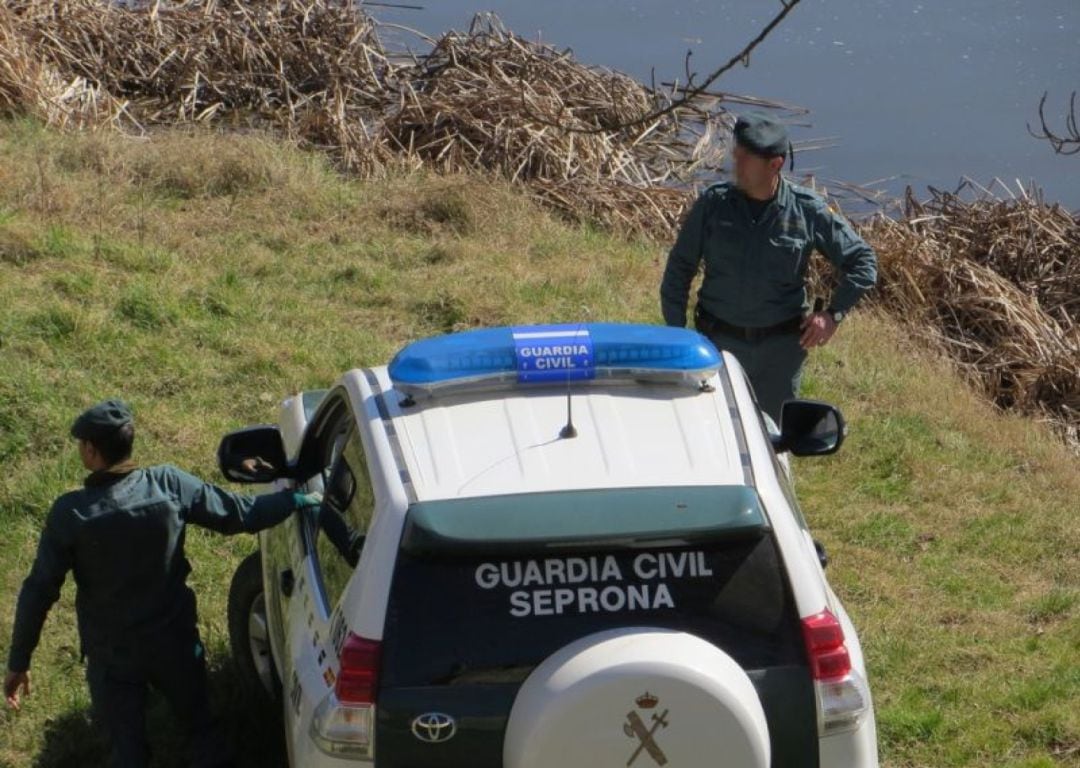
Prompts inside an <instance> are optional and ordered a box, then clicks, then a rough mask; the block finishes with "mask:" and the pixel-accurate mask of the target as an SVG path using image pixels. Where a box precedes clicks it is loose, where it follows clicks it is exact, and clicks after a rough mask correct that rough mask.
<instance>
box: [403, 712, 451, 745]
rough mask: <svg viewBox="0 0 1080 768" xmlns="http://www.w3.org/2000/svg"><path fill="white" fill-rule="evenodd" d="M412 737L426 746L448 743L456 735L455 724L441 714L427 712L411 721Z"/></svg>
mask: <svg viewBox="0 0 1080 768" xmlns="http://www.w3.org/2000/svg"><path fill="white" fill-rule="evenodd" d="M412 732H413V736H415V737H416V738H418V739H420V741H424V742H427V743H428V744H439V743H441V742H444V741H450V739H452V738H454V734H455V733H457V722H456V721H455V720H454V718H452V717H450V715H444V714H443V713H442V712H428V713H427V714H424V715H420V716H419V717H417V718H415V719H413V721H412Z"/></svg>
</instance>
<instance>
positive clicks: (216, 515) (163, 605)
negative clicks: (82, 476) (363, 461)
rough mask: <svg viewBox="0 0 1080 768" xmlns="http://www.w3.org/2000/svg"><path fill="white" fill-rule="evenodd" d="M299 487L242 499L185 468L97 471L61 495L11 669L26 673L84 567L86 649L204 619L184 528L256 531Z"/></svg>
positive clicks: (284, 508) (29, 586)
mask: <svg viewBox="0 0 1080 768" xmlns="http://www.w3.org/2000/svg"><path fill="white" fill-rule="evenodd" d="M295 506H296V504H295V501H294V498H293V493H292V492H291V491H283V492H280V493H272V494H267V495H264V496H242V495H238V494H234V493H230V492H228V491H225V490H222V489H221V488H217V487H216V486H213V485H210V484H209V483H204V482H203V481H201V480H199V479H198V478H196V477H193V476H191V475H189V474H187V473H186V472H183V471H181V470H179V469H177V468H176V467H171V466H161V467H151V468H149V469H134V470H131V471H128V472H96V473H94V474H92V475H90V477H88V478H87V480H86V487H85V488H83V489H82V490H78V491H73V492H71V493H66V494H64V495H63V496H61V497H60V498H59V499H57V500H56V503H55V504H53V507H52V509H51V510H50V511H49V516H48V518H47V520H46V522H45V529H44V531H43V532H42V534H41V541H40V542H39V544H38V550H37V557H36V558H35V559H34V564H33V567H32V568H31V569H30V575H29V576H28V577H27V578H26V581H25V582H23V587H22V591H21V592H20V593H19V602H18V606H17V607H16V609H15V627H14V630H13V632H12V641H11V653H10V656H9V660H8V668H9V669H10V670H11V671H14V672H24V671H26V670H27V669H29V667H30V656H31V654H33V652H34V648H36V647H37V643H38V639H39V638H40V636H41V627H42V625H43V624H44V623H45V616H46V614H47V613H48V612H49V609H50V608H51V607H52V605H53V603H55V602H56V600H57V599H58V598H59V597H60V587H61V586H62V585H63V583H64V579H65V577H66V576H67V572H68V571H74V573H75V584H76V586H77V590H76V595H75V607H76V612H77V614H78V620H79V637H80V639H81V641H82V648H83V652H84V653H86V654H88V655H92V654H94V653H95V652H99V651H109V650H110V649H113V648H115V647H117V646H121V647H123V646H127V645H129V644H132V643H137V642H138V639H139V638H140V637H141V636H147V635H149V634H150V633H152V632H153V631H154V630H155V629H158V628H161V627H164V626H168V625H169V623H170V622H171V621H172V620H174V619H176V618H177V617H178V616H179V615H180V614H181V613H182V612H184V611H189V612H190V613H191V615H192V616H194V598H193V596H192V594H191V592H190V590H189V589H188V588H187V586H186V584H185V581H186V579H187V575H188V573H190V571H191V566H190V565H189V564H188V561H187V558H186V557H185V556H184V529H185V526H186V525H187V524H188V523H194V524H196V525H200V526H202V527H204V528H209V529H211V530H214V531H218V532H219V533H225V534H232V533H239V532H241V531H248V532H254V531H259V530H262V529H263V528H269V527H271V526H273V525H276V524H277V523H279V522H281V521H282V520H284V519H286V518H287V517H288V516H289V515H290V514H291V513H292V511H293V510H294V509H295Z"/></svg>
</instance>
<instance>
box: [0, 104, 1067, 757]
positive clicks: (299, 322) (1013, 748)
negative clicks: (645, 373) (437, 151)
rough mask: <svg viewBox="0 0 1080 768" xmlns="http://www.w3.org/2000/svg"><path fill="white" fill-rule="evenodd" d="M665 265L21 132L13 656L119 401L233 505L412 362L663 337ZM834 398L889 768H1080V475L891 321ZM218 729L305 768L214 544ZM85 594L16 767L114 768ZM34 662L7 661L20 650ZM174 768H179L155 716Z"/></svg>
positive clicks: (54, 637) (434, 197)
mask: <svg viewBox="0 0 1080 768" xmlns="http://www.w3.org/2000/svg"><path fill="white" fill-rule="evenodd" d="M664 255H665V249H664V248H663V247H662V246H661V245H657V244H655V243H650V242H647V241H632V242H628V241H625V240H621V239H618V238H615V237H611V236H609V235H606V234H604V233H602V232H598V231H594V230H591V229H589V228H586V227H575V226H568V225H566V224H564V223H562V222H560V221H558V220H556V219H554V218H553V217H552V216H550V215H549V214H547V213H545V212H544V211H542V210H540V209H538V208H536V207H535V206H534V205H532V204H531V203H529V202H528V201H527V200H525V198H523V197H522V196H520V195H518V194H516V193H515V192H514V191H513V190H511V189H510V188H508V187H507V186H506V185H504V184H502V183H498V182H493V181H491V180H489V179H476V178H465V177H449V178H440V177H433V176H424V175H412V176H398V177H392V178H387V179H382V180H376V181H365V182H360V181H350V180H345V179H342V178H341V177H340V176H338V175H337V174H335V173H334V172H333V171H332V169H330V168H328V167H327V166H326V164H325V163H324V161H323V160H322V159H321V158H319V157H317V156H313V155H309V154H305V153H302V152H299V151H296V150H293V149H291V148H289V147H287V146H283V145H280V144H277V143H274V142H272V141H270V140H268V139H265V138H262V137H260V136H257V135H248V136H243V137H240V136H215V135H208V134H202V133H171V134H164V135H161V136H157V137H155V138H154V139H152V140H150V141H148V142H134V141H128V140H125V139H123V138H120V137H116V136H97V135H78V136H61V135H58V134H55V133H52V132H48V131H45V130H42V129H41V128H40V127H39V126H37V125H35V124H33V123H30V122H4V123H0V306H2V307H3V311H2V312H0V361H2V362H0V365H2V370H3V375H2V376H0V464H2V465H3V467H4V472H3V473H2V474H0V544H2V546H3V552H4V556H3V557H4V560H3V568H2V574H0V591H2V595H3V598H2V601H0V638H5V642H6V638H8V637H10V629H11V619H12V614H13V610H14V601H15V596H16V594H17V591H18V588H19V585H20V583H21V579H22V578H23V576H24V575H25V573H26V571H27V570H28V568H29V565H30V562H31V560H32V558H33V554H34V548H35V545H36V540H37V535H38V531H39V529H40V526H41V523H42V520H43V518H44V514H45V512H46V510H47V509H48V506H49V504H50V503H51V501H52V499H53V498H54V497H55V496H56V495H58V494H59V493H61V492H62V491H64V490H66V489H70V488H72V487H75V486H76V485H77V484H78V483H79V481H80V478H81V475H82V472H81V470H80V467H79V466H78V462H77V459H76V457H75V455H74V452H73V450H72V445H71V443H70V442H69V440H68V439H67V438H66V437H65V435H66V432H67V427H68V425H69V423H70V421H71V419H72V418H73V417H74V415H75V414H76V413H77V412H78V411H79V410H80V409H81V408H83V407H85V406H86V405H89V404H90V403H92V402H95V401H97V400H99V399H102V398H105V397H109V396H113V395H119V396H123V397H125V398H126V399H128V400H129V401H130V402H131V403H132V404H133V405H134V408H135V411H136V414H137V420H138V442H137V458H138V459H139V460H140V461H142V462H145V463H156V462H165V461H168V462H173V463H176V464H178V465H180V466H181V467H184V468H186V469H188V470H190V471H193V472H195V473H197V474H200V475H202V476H205V477H208V478H212V479H214V478H216V479H219V480H220V477H219V475H218V474H217V471H216V469H215V466H214V451H215V449H216V443H217V440H218V438H219V437H220V436H221V435H222V434H223V433H224V432H225V431H227V430H228V429H230V428H234V427H237V426H241V425H244V424H248V423H254V422H263V421H267V420H269V419H272V418H273V414H274V409H275V404H276V402H277V401H278V400H279V399H280V398H281V397H282V396H283V395H285V394H287V393H290V392H293V391H297V390H299V389H303V388H313V387H323V386H326V385H328V384H330V383H332V382H333V381H334V380H335V378H336V377H337V376H338V374H339V373H340V372H341V371H343V370H345V369H347V368H351V367H354V366H358V365H372V364H379V363H382V362H385V361H386V360H387V359H389V357H390V356H391V355H392V354H393V352H394V350H395V349H396V348H397V347H399V346H400V345H401V344H402V343H403V342H405V341H407V340H410V339H414V338H417V337H420V336H425V335H430V334H433V333H438V332H442V331H447V330H452V329H455V328H461V327H468V326H475V325H492V324H503V323H518V322H532V321H535V322H546V321H557V320H565V321H571V320H579V319H596V320H608V319H610V320H635V321H645V322H658V321H659V310H658V306H657V285H658V281H659V278H660V273H661V271H662V268H663V259H664ZM806 392H807V394H808V395H810V396H814V397H820V398H823V399H828V400H830V401H833V402H836V403H838V404H840V405H841V406H842V407H843V409H844V411H845V413H846V415H847V417H848V419H849V421H850V423H851V436H850V438H849V441H848V443H847V444H846V446H845V448H844V450H843V451H842V452H841V453H840V454H839V455H838V456H837V457H835V458H831V459H825V460H817V461H804V462H801V463H799V464H798V466H797V470H796V472H797V475H798V485H799V493H800V497H801V499H802V501H803V506H804V511H805V513H806V516H807V518H808V520H809V522H810V525H811V527H812V529H813V530H814V532H815V534H816V535H817V537H818V538H819V539H821V541H822V542H823V543H824V544H825V546H826V547H827V549H828V551H829V555H830V558H831V565H830V567H829V573H830V578H831V580H832V582H833V585H834V587H835V588H836V590H837V592H838V593H839V594H840V596H841V597H842V598H843V599H844V601H845V604H846V606H847V608H848V610H849V612H850V613H851V614H852V616H853V619H854V621H855V622H856V624H857V626H858V627H859V629H860V635H861V637H862V641H863V644H864V650H865V652H866V655H867V658H868V661H869V667H870V675H871V682H872V685H873V689H874V694H875V698H876V706H877V714H878V723H879V730H880V741H881V753H882V759H883V763H884V765H886V766H889V767H890V768H901V767H907V766H980V767H982V766H1003V767H1004V766H1017V767H1018V766H1028V767H1029V768H1033V767H1034V766H1062V765H1077V764H1080V662H1078V659H1080V621H1078V618H1077V611H1076V607H1077V599H1078V595H1080V582H1078V576H1077V574H1078V573H1080V567H1078V566H1080V562H1078V553H1080V529H1078V525H1077V523H1076V513H1077V511H1078V502H1077V499H1080V473H1078V472H1077V463H1076V458H1075V457H1073V456H1070V455H1069V454H1068V452H1067V451H1066V450H1065V449H1064V448H1063V447H1062V446H1061V445H1059V444H1058V443H1057V442H1056V441H1055V440H1054V438H1053V437H1052V436H1050V435H1049V434H1048V433H1047V432H1046V431H1044V430H1043V429H1042V428H1040V427H1039V426H1038V425H1035V424H1033V423H1030V422H1028V421H1025V420H1021V419H1018V418H1013V417H1008V416H1003V415H1001V414H998V413H996V412H994V411H993V410H992V409H991V408H990V407H989V406H987V405H986V404H985V403H984V402H982V401H981V400H980V399H979V398H977V397H976V396H974V395H973V394H971V392H970V391H969V390H968V389H966V388H965V387H964V386H963V385H962V384H961V382H960V380H959V379H958V378H957V377H956V376H955V375H953V373H952V372H951V371H950V369H949V368H948V366H947V365H946V364H944V363H943V362H942V361H940V360H938V359H936V358H934V357H933V356H931V355H929V354H928V353H925V352H923V351H920V350H919V349H918V348H916V347H914V346H913V345H912V344H910V343H909V342H908V341H907V340H906V337H905V334H904V331H903V328H902V327H900V326H898V325H896V324H895V323H893V322H892V321H890V320H889V319H888V318H886V317H883V316H881V315H879V314H877V313H875V312H873V311H864V312H860V313H857V314H856V315H855V316H853V317H852V318H851V319H850V320H849V321H845V324H844V326H843V328H842V329H841V332H840V333H839V335H838V336H837V338H836V340H835V342H834V343H833V344H832V345H830V346H829V347H827V348H825V349H823V350H820V351H817V352H815V353H814V355H813V358H812V361H811V364H810V368H809V371H808V375H807V381H806ZM188 543H189V546H188V551H189V557H190V559H191V561H192V563H193V566H194V573H193V574H192V577H191V579H190V581H191V583H192V585H193V587H194V588H195V590H196V592H197V593H198V595H199V599H200V608H201V628H202V631H203V634H204V639H205V640H206V641H207V644H208V648H209V655H210V659H211V663H212V667H213V693H214V706H215V707H216V708H217V709H218V710H219V711H220V712H222V713H223V715H224V717H225V719H226V721H227V722H228V723H229V726H230V730H231V731H232V734H233V738H234V739H235V740H236V741H237V742H238V743H239V744H241V745H242V749H241V753H242V755H243V756H244V760H245V764H247V765H252V766H255V765H258V766H280V765H283V762H282V759H281V756H280V755H281V740H280V735H279V732H278V728H277V726H276V724H275V722H274V718H273V715H272V713H266V712H263V711H261V710H259V709H257V708H254V709H253V708H252V707H251V706H250V705H249V703H248V702H246V701H244V700H243V698H242V696H241V695H240V694H239V693H238V692H237V685H236V678H235V673H234V672H233V670H232V666H231V663H230V660H229V657H228V639H227V631H226V617H225V598H226V592H227V587H228V582H229V579H230V577H231V574H232V571H233V568H234V567H235V565H236V564H237V562H238V561H239V560H240V558H241V557H242V556H243V555H244V554H246V553H247V552H249V551H251V550H252V549H253V548H254V540H253V539H252V538H251V537H245V536H240V537H235V538H230V539H227V538H222V537H216V536H212V535H209V534H204V533H203V532H200V531H195V532H193V533H192V535H191V536H190V537H189V540H188ZM73 592H74V590H73V587H72V586H71V584H70V583H69V584H68V585H67V586H66V587H65V590H64V595H63V597H62V599H61V602H60V603H59V604H58V605H57V606H56V608H55V609H54V610H53V612H52V614H51V615H50V618H49V620H48V622H47V624H46V629H45V635H44V638H43V641H42V645H41V647H40V648H39V650H38V652H37V654H36V656H35V663H34V667H33V675H34V683H35V690H34V694H33V696H32V697H30V698H29V699H28V700H27V701H26V703H25V706H24V709H23V711H22V712H20V713H18V714H14V713H10V712H5V713H4V714H3V715H2V716H0V765H6V766H11V768H24V766H31V765H35V766H43V767H46V768H49V767H52V766H94V765H100V764H101V761H102V759H103V746H102V744H101V740H100V737H99V735H98V734H97V733H96V732H95V731H94V729H93V728H92V727H91V725H90V724H89V722H88V713H87V704H88V698H87V693H86V688H85V684H84V682H83V677H82V669H81V665H80V663H79V659H78V651H77V639H76V632H75V629H74V615H73V606H72V598H73ZM5 648H6V646H5ZM151 731H152V734H153V739H154V744H155V747H156V753H157V755H158V760H157V762H156V765H158V766H162V767H165V766H168V767H171V766H179V765H180V764H181V763H180V762H179V758H178V757H177V756H176V755H175V754H174V753H173V749H172V748H173V747H174V746H175V743H176V738H177V735H176V733H175V730H174V729H173V727H172V724H171V723H170V722H169V719H168V716H167V712H165V711H164V710H163V709H162V708H160V707H157V708H155V710H154V711H153V712H152V715H151Z"/></svg>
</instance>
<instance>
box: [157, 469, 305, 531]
mask: <svg viewBox="0 0 1080 768" xmlns="http://www.w3.org/2000/svg"><path fill="white" fill-rule="evenodd" d="M167 471H168V472H169V474H170V475H171V477H170V478H169V484H170V485H171V486H172V488H173V490H174V492H175V493H176V494H177V496H178V497H179V502H180V505H181V506H182V507H183V509H184V519H185V521H186V522H189V523H193V524H195V525H198V526H200V527H202V528H208V529H209V530H211V531H216V532H218V533H224V534H227V535H231V534H234V533H256V532H258V531H261V530H264V529H266V528H272V527H274V526H275V525H277V524H278V523H280V522H282V521H284V520H286V519H287V518H288V517H289V515H291V514H292V513H293V511H294V510H295V509H296V499H295V494H294V493H293V492H292V491H280V492H278V493H267V494H262V495H259V496H249V495H246V494H240V493H232V492H231V491H226V490H225V489H224V488H218V487H217V486H216V485H211V484H210V483H206V482H203V481H202V480H200V479H199V478H197V477H194V476H193V475H189V474H187V473H186V472H182V471H181V470H179V469H176V468H174V467H169V468H167Z"/></svg>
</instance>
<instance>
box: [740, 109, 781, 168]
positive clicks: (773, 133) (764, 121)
mask: <svg viewBox="0 0 1080 768" xmlns="http://www.w3.org/2000/svg"><path fill="white" fill-rule="evenodd" d="M735 143H736V144H738V145H739V146H741V147H745V148H746V149H748V150H750V151H751V152H753V153H754V154H755V155H761V156H762V157H782V156H784V155H786V154H787V153H788V150H789V149H790V147H791V140H790V139H789V138H788V132H787V128H785V127H784V126H783V125H782V124H780V123H779V122H777V121H776V120H775V119H774V118H772V117H769V116H768V115H763V114H761V113H760V112H751V113H750V114H748V115H740V116H739V119H738V120H736V121H735Z"/></svg>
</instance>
